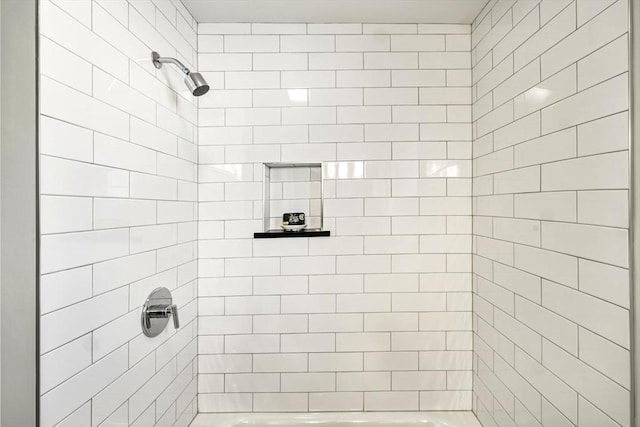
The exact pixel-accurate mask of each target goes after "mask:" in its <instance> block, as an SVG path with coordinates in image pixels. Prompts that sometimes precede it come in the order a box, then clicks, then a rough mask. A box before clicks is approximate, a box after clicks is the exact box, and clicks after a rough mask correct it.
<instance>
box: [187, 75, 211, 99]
mask: <svg viewBox="0 0 640 427" xmlns="http://www.w3.org/2000/svg"><path fill="white" fill-rule="evenodd" d="M184 84H186V85H187V87H188V88H189V90H190V91H191V93H192V94H193V96H202V95H204V94H205V93H207V92H209V85H208V84H207V81H206V80H205V79H204V77H202V74H200V73H189V74H187V77H185V78H184Z"/></svg>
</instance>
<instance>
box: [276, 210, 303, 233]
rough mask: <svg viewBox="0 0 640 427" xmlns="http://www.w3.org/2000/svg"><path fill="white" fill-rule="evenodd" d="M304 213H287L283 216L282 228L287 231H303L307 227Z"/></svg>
mask: <svg viewBox="0 0 640 427" xmlns="http://www.w3.org/2000/svg"><path fill="white" fill-rule="evenodd" d="M305 219H306V217H305V214H304V212H296V213H285V214H284V215H282V228H283V229H284V230H285V231H302V230H304V229H305V228H306V227H307V224H306V222H305Z"/></svg>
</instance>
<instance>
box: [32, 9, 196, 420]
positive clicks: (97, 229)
mask: <svg viewBox="0 0 640 427" xmlns="http://www.w3.org/2000/svg"><path fill="white" fill-rule="evenodd" d="M40 13H41V17H40V20H41V21H40V24H41V25H40V31H41V37H40V43H41V44H40V49H41V52H40V61H41V73H42V76H41V99H40V101H41V117H40V119H41V141H40V153H41V156H40V168H41V170H40V173H41V187H40V189H41V230H42V238H41V270H42V277H41V295H40V308H41V336H40V344H41V345H40V348H41V389H40V392H41V395H42V396H41V425H42V426H43V427H47V426H53V425H61V426H77V425H82V426H89V425H92V426H96V425H135V426H151V425H155V424H156V423H157V424H161V425H179V426H186V425H188V424H189V422H190V420H191V419H192V417H193V416H194V413H195V412H196V404H195V395H196V375H195V372H196V365H195V356H196V344H197V343H196V332H197V331H196V323H195V318H196V314H197V304H196V300H195V297H196V290H195V280H196V277H197V261H196V257H197V253H196V251H197V247H196V239H197V222H196V219H197V212H196V201H197V184H196V174H197V151H196V145H195V142H196V137H197V135H196V128H197V126H196V125H197V107H196V101H195V100H194V98H192V97H191V96H190V94H189V93H188V91H187V90H186V88H185V86H184V85H183V83H182V77H181V76H180V74H179V73H178V71H177V69H176V68H175V67H171V66H167V67H164V68H163V69H162V70H159V71H157V70H156V69H155V68H154V67H153V65H152V63H151V60H150V55H151V51H152V50H157V51H159V52H160V53H161V54H162V55H165V56H173V57H178V58H180V59H181V60H183V61H185V63H187V64H188V65H189V66H193V67H194V68H195V65H196V64H197V57H196V46H197V44H196V42H197V37H196V31H195V28H196V24H195V21H194V20H193V19H192V17H191V16H190V15H189V13H188V12H187V11H186V10H185V9H184V7H183V6H182V4H181V3H180V2H179V1H177V0H176V1H174V0H172V1H169V0H158V1H154V2H151V1H145V2H140V1H131V2H128V1H124V0H121V1H113V0H96V1H89V0H82V1H78V0H51V1H48V0H43V1H41V2H40ZM159 286H166V287H168V288H170V289H171V290H172V292H173V297H174V301H175V302H176V303H177V304H178V306H179V308H180V317H181V319H180V320H181V323H182V324H181V328H180V329H178V330H174V328H173V326H171V325H170V326H169V327H168V328H167V329H166V330H165V331H164V333H162V334H161V335H160V336H158V337H156V338H153V339H151V338H147V337H145V336H143V335H142V331H141V326H140V307H141V306H142V304H143V303H144V301H145V299H146V298H147V295H148V294H149V293H150V292H151V291H152V290H153V289H154V288H156V287H159ZM58 423H60V424H58Z"/></svg>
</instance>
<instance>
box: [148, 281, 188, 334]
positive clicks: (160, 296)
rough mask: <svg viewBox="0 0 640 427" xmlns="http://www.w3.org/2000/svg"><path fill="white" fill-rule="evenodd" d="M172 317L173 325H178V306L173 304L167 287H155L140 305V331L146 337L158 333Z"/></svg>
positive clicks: (176, 326)
mask: <svg viewBox="0 0 640 427" xmlns="http://www.w3.org/2000/svg"><path fill="white" fill-rule="evenodd" d="M169 317H171V318H173V327H174V328H176V329H178V328H179V327H180V319H179V317H178V306H177V305H175V304H173V299H172V298H171V292H170V291H169V289H167V288H157V289H155V290H154V291H153V292H151V294H150V295H149V297H148V298H147V301H145V303H144V306H142V318H141V321H142V332H144V334H145V335H146V336H148V337H155V336H158V335H160V333H161V332H162V331H164V329H165V328H166V327H167V323H169Z"/></svg>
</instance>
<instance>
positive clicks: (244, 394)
mask: <svg viewBox="0 0 640 427" xmlns="http://www.w3.org/2000/svg"><path fill="white" fill-rule="evenodd" d="M198 32H199V58H198V60H199V65H200V69H201V71H203V72H206V76H207V78H208V79H209V81H210V83H211V84H212V85H213V86H215V87H216V90H215V92H213V93H212V94H211V96H205V97H202V98H201V99H200V111H199V112H200V117H199V119H200V135H199V144H200V145H199V150H200V151H199V154H200V157H199V160H200V194H199V197H200V199H199V200H200V220H201V222H200V233H199V237H200V240H199V245H200V248H199V254H200V270H199V277H200V278H199V294H198V296H199V316H200V317H199V357H198V361H199V383H198V385H199V393H200V394H199V400H198V401H199V410H200V411H201V412H234V411H238V412H244V411H256V412H259V411H303V412H304V411H362V410H365V411H382V410H432V409H444V410H449V409H470V408H471V377H472V376H471V360H472V353H471V345H472V342H471V337H472V334H471V107H470V104H471V88H470V86H471V71H470V26H468V25H415V24H414V25H369V24H364V25H362V24H341V25H329V24H323V25H314V24H309V25H307V24H286V25H273V24H200V25H199V28H198ZM263 162H289V163H295V162H324V166H323V169H324V171H323V173H324V176H325V179H326V180H325V188H324V197H325V206H324V209H325V211H324V214H325V228H326V229H328V230H330V231H331V233H332V236H331V237H323V238H295V239H266V240H254V239H253V232H255V231H262V220H261V218H262V177H263V174H264V172H263V166H262V163H263ZM281 191H282V192H283V194H284V198H285V199H286V200H289V201H288V202H282V203H281V204H280V205H279V207H278V206H277V207H276V208H279V209H280V214H282V211H285V212H286V211H294V212H295V211H298V210H299V209H305V208H306V206H307V205H306V204H305V203H306V201H304V200H301V199H305V198H308V197H309V193H310V188H309V185H308V183H307V184H305V183H304V182H302V184H300V183H298V184H296V183H291V184H287V183H285V184H283V185H282V190H281ZM274 209H275V208H274ZM307 213H308V212H307Z"/></svg>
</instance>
